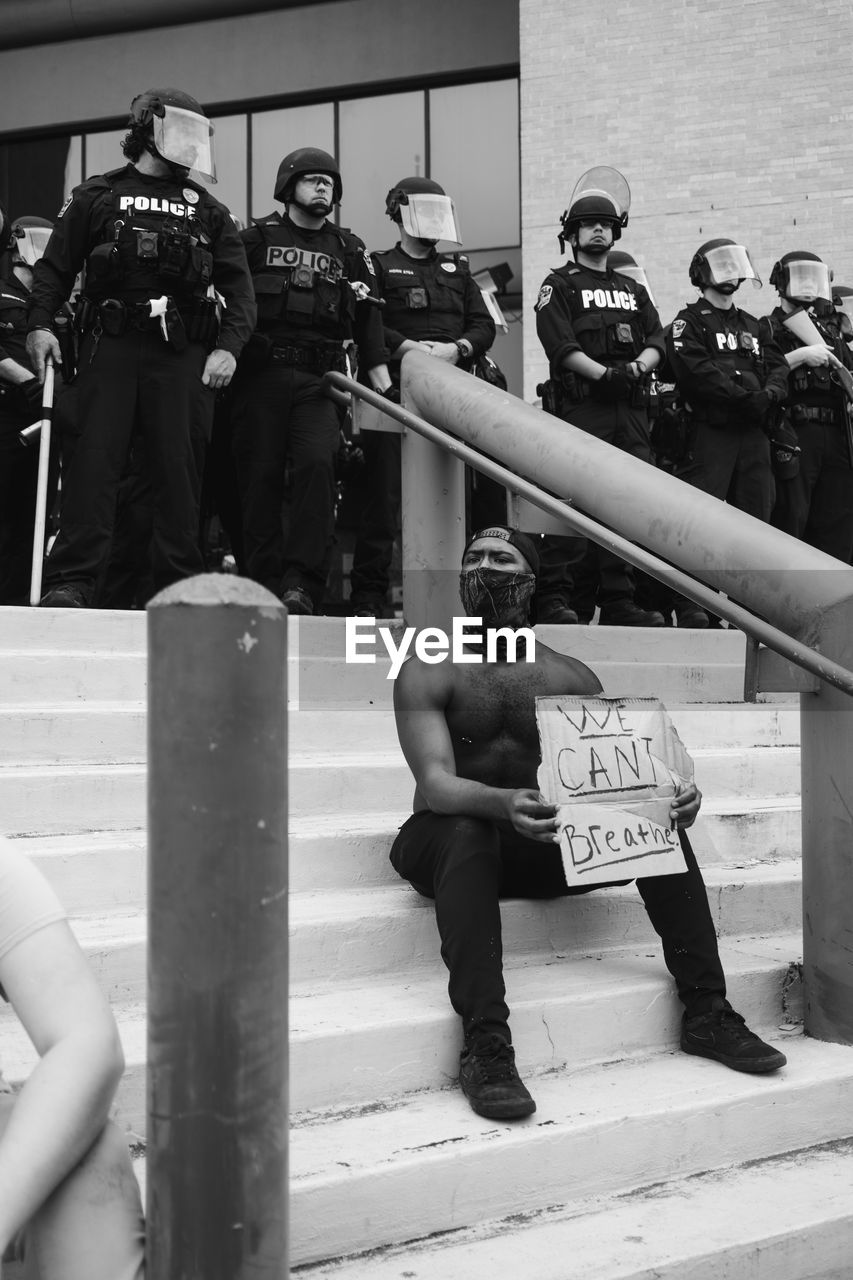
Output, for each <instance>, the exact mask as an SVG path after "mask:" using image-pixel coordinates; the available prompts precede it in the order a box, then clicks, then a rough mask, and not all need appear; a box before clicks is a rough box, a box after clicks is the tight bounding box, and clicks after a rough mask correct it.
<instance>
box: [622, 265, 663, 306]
mask: <svg viewBox="0 0 853 1280" xmlns="http://www.w3.org/2000/svg"><path fill="white" fill-rule="evenodd" d="M613 270H614V271H616V272H617V273H618V274H619V275H620V276H630V277H631V279H632V280H636V281H637V284H641V285H642V286H643V288H644V289H645V291H646V293H647V294H648V295H649V298H650V299H651V302H652V305H653V306H654V305H655V295H654V294H653V293H652V286H651V285H650V284H649V280H648V276H647V275H646V273H645V271H644V270H643V268H642V267H638V266H636V265H634V264H628V265H626V266H624V267H623V266H619V267H614V268H613Z"/></svg>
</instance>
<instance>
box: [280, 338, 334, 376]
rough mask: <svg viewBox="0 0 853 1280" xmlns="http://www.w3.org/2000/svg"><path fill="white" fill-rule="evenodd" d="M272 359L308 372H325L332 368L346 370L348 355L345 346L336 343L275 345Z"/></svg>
mask: <svg viewBox="0 0 853 1280" xmlns="http://www.w3.org/2000/svg"><path fill="white" fill-rule="evenodd" d="M271 356H272V359H273V360H275V361H276V362H277V363H278V364H286V365H291V366H292V367H293V368H294V369H304V370H305V371H306V373H316V374H324V373H328V372H329V371H330V370H336V371H337V372H339V373H345V372H346V367H347V363H346V355H345V353H344V349H343V347H339V346H336V345H332V346H328V347H322V346H305V347H295V346H293V347H279V346H274V347H273V349H272V352H271Z"/></svg>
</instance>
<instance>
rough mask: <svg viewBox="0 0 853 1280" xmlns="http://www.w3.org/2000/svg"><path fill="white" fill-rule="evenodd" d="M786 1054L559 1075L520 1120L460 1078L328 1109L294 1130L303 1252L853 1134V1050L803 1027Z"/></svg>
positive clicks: (523, 1210) (614, 1066)
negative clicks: (477, 1109)
mask: <svg viewBox="0 0 853 1280" xmlns="http://www.w3.org/2000/svg"><path fill="white" fill-rule="evenodd" d="M785 1052H786V1053H787V1055H788V1066H787V1067H785V1068H783V1069H782V1071H780V1072H776V1073H774V1074H773V1075H772V1076H769V1077H753V1076H748V1075H745V1074H743V1073H739V1072H734V1071H728V1070H726V1069H725V1068H724V1067H721V1066H720V1065H719V1064H717V1063H713V1062H707V1061H705V1060H702V1059H696V1058H691V1057H689V1056H688V1055H685V1054H682V1053H680V1052H675V1053H670V1054H658V1055H655V1056H653V1057H651V1058H646V1059H641V1060H625V1061H620V1062H614V1063H611V1064H605V1065H603V1066H595V1067H594V1068H592V1069H589V1070H580V1071H574V1072H573V1071H567V1072H564V1071H559V1070H558V1071H555V1072H553V1073H551V1074H548V1075H543V1076H542V1077H540V1078H539V1079H538V1080H537V1081H536V1100H537V1106H538V1110H537V1112H536V1114H535V1115H534V1116H531V1117H530V1118H529V1119H528V1120H526V1121H523V1122H521V1123H516V1124H514V1125H511V1124H501V1123H497V1122H494V1121H484V1120H482V1119H481V1118H479V1117H477V1116H475V1115H474V1114H473V1113H472V1112H471V1111H470V1110H469V1109H468V1107H467V1104H465V1102H464V1100H463V1099H462V1098H461V1096H460V1095H459V1093H458V1091H457V1090H456V1089H455V1088H454V1090H453V1092H452V1093H451V1092H445V1091H437V1092H427V1093H424V1094H418V1095H415V1096H413V1097H407V1098H406V1099H404V1100H402V1101H401V1102H398V1103H396V1104H392V1105H390V1106H387V1107H380V1108H368V1109H366V1110H365V1111H363V1112H357V1113H355V1114H352V1113H346V1112H345V1113H343V1114H342V1115H338V1116H334V1115H330V1116H327V1117H318V1118H316V1119H315V1120H314V1121H313V1122H311V1123H306V1124H304V1125H301V1126H297V1127H296V1128H295V1129H294V1131H293V1134H292V1141H291V1147H290V1170H291V1187H292V1197H291V1218H290V1220H291V1229H292V1234H291V1242H292V1243H291V1249H292V1252H291V1258H292V1262H293V1263H294V1264H299V1263H304V1262H314V1261H318V1260H320V1259H326V1258H334V1257H336V1256H338V1255H342V1254H346V1253H353V1252H360V1251H364V1250H367V1249H373V1248H377V1247H379V1246H384V1245H388V1244H394V1243H400V1242H402V1241H405V1240H413V1239H417V1238H418V1237H421V1236H426V1235H434V1234H436V1233H439V1232H451V1231H457V1230H459V1229H460V1228H465V1227H470V1226H472V1225H474V1224H475V1223H477V1222H481V1221H483V1220H484V1219H487V1218H494V1217H502V1216H506V1215H509V1214H513V1215H518V1214H521V1215H529V1214H533V1213H536V1212H537V1211H541V1210H542V1209H544V1208H545V1207H546V1206H548V1205H551V1204H555V1203H559V1204H562V1203H567V1202H570V1201H579V1200H587V1199H588V1198H589V1197H591V1196H605V1195H613V1194H614V1193H617V1192H619V1193H624V1192H625V1191H627V1190H630V1189H632V1188H642V1187H647V1186H649V1185H650V1184H651V1183H655V1182H665V1181H669V1180H670V1179H672V1178H673V1177H687V1176H690V1175H691V1174H698V1173H704V1172H707V1171H708V1170H719V1169H723V1168H725V1167H726V1166H729V1165H732V1164H740V1163H744V1162H746V1161H748V1160H749V1161H754V1160H761V1159H764V1158H767V1157H770V1156H775V1155H780V1154H782V1153H784V1152H791V1151H796V1150H799V1149H801V1148H803V1147H805V1146H812V1145H817V1144H822V1143H828V1142H834V1141H838V1140H846V1139H847V1138H848V1137H849V1135H850V1131H851V1123H853V1049H851V1048H849V1047H846V1046H840V1045H828V1044H822V1043H818V1042H816V1041H810V1040H807V1039H804V1038H795V1037H792V1038H791V1039H790V1040H787V1041H786V1043H785ZM504 1274H515V1273H504ZM520 1274H530V1273H529V1272H521V1273H520Z"/></svg>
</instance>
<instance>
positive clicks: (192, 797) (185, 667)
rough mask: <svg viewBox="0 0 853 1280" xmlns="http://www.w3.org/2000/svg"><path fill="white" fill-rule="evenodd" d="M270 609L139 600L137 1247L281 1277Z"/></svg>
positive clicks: (283, 1001)
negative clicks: (143, 659)
mask: <svg viewBox="0 0 853 1280" xmlns="http://www.w3.org/2000/svg"><path fill="white" fill-rule="evenodd" d="M286 658H287V612H286V610H285V609H284V608H283V607H282V605H281V604H280V603H279V601H278V600H277V599H276V598H275V597H274V596H273V595H271V594H270V593H269V592H267V591H265V590H264V589H263V588H262V587H259V586H257V585H256V584H255V583H252V582H249V581H247V580H246V579H242V578H233V577H229V576H227V575H221V574H208V575H204V576H202V577H198V578H191V579H189V580H187V581H184V582H180V583H176V584H175V585H174V586H172V587H169V588H167V589H166V590H165V591H163V592H161V593H160V594H159V595H158V596H156V597H155V599H154V600H152V601H151V603H150V604H149V606H148V675H149V687H148V841H149V845H148V858H149V870H148V912H149V950H148V956H149V959H148V1171H147V1185H148V1195H147V1200H148V1261H147V1271H148V1274H149V1275H152V1276H156V1277H157V1278H158V1280H248V1278H249V1277H250V1276H251V1278H252V1280H281V1277H282V1276H286V1275H287V1269H288V1268H287V1238H288V1231H287V982H288V971H287V740H286V724H287V721H286V715H287V699H286Z"/></svg>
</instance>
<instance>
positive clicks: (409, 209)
mask: <svg viewBox="0 0 853 1280" xmlns="http://www.w3.org/2000/svg"><path fill="white" fill-rule="evenodd" d="M385 212H386V213H387V215H388V217H389V218H390V219H391V220H392V222H397V223H399V224H400V226H401V227H403V229H404V230H405V231H407V232H408V233H409V235H410V236H414V238H415V239H416V240H423V241H426V242H428V243H432V244H435V243H437V242H438V241H439V240H451V241H452V242H453V243H454V244H461V243H462V237H461V236H460V234H459V221H458V219H457V217H456V208H455V206H454V204H453V201H452V200H451V199H450V196H448V195H447V193H446V192H445V190H444V187H442V186H439V184H438V183H437V182H433V180H432V178H418V177H412V178H401V179H400V181H399V182H398V183H397V184H396V185H395V186H393V187H392V188H391V190H390V191H389V192H388V195H387V196H386V197H385Z"/></svg>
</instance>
